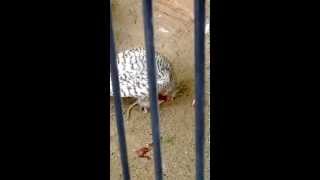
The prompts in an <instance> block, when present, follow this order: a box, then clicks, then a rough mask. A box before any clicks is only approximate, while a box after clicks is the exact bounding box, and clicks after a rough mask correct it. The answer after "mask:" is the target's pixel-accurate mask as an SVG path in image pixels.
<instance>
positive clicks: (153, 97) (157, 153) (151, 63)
mask: <svg viewBox="0 0 320 180" xmlns="http://www.w3.org/2000/svg"><path fill="white" fill-rule="evenodd" d="M143 18H144V19H143V20H144V34H145V45H146V51H147V52H146V54H147V71H148V79H149V81H148V82H149V97H150V105H151V107H150V112H151V120H152V121H151V124H152V125H151V127H152V140H153V145H154V166H155V179H156V180H162V163H161V148H160V126H159V107H158V91H157V77H156V74H155V72H156V66H155V58H154V57H155V51H154V40H153V19H152V18H153V16H152V0H144V1H143Z"/></svg>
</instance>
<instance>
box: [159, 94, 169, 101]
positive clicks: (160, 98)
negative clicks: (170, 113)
mask: <svg viewBox="0 0 320 180" xmlns="http://www.w3.org/2000/svg"><path fill="white" fill-rule="evenodd" d="M158 99H159V100H164V101H167V100H168V97H167V96H163V95H160V94H159V96H158Z"/></svg>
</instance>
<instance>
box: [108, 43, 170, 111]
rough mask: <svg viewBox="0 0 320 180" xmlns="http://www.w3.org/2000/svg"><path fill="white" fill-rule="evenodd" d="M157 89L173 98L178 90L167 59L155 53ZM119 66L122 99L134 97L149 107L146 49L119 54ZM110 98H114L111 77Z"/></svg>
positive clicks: (129, 50)
mask: <svg viewBox="0 0 320 180" xmlns="http://www.w3.org/2000/svg"><path fill="white" fill-rule="evenodd" d="M154 59H155V61H156V63H155V64H156V76H157V88H158V92H159V94H161V95H164V96H166V95H169V96H171V95H172V94H173V93H174V91H175V88H176V82H175V77H174V73H173V71H172V67H171V64H170V63H169V61H168V60H167V58H166V57H164V56H162V55H160V54H159V53H157V52H156V53H155V58H154ZM117 66H118V73H119V83H120V95H121V97H134V98H137V99H138V102H139V104H140V105H142V104H143V103H144V102H145V104H146V105H145V106H148V105H147V104H148V97H149V89H148V88H149V85H148V74H147V58H146V50H145V49H144V48H134V49H128V50H125V51H122V52H120V53H118V55H117ZM110 96H113V91H112V81H111V77H110Z"/></svg>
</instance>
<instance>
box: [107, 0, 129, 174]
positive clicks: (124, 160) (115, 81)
mask: <svg viewBox="0 0 320 180" xmlns="http://www.w3.org/2000/svg"><path fill="white" fill-rule="evenodd" d="M109 16H110V72H111V79H112V85H113V86H112V88H113V95H114V102H115V110H116V117H117V129H118V137H119V146H120V157H121V164H122V173H123V179H124V180H130V175H129V165H128V157H127V145H126V136H125V128H124V125H123V115H122V106H121V96H120V85H119V77H118V67H117V62H116V48H115V43H114V36H113V28H112V13H111V1H110V14H109Z"/></svg>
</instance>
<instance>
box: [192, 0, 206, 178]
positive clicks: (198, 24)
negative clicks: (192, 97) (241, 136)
mask: <svg viewBox="0 0 320 180" xmlns="http://www.w3.org/2000/svg"><path fill="white" fill-rule="evenodd" d="M194 16H195V29H194V33H195V34H194V37H195V44H194V48H195V79H196V82H195V92H196V103H195V106H196V113H195V116H196V117H195V119H196V122H195V126H196V128H195V135H196V136H195V138H196V180H203V179H204V139H205V138H204V137H205V128H204V126H205V121H204V118H205V112H204V96H205V91H204V88H205V86H204V85H205V41H204V40H205V36H204V35H205V0H194Z"/></svg>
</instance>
